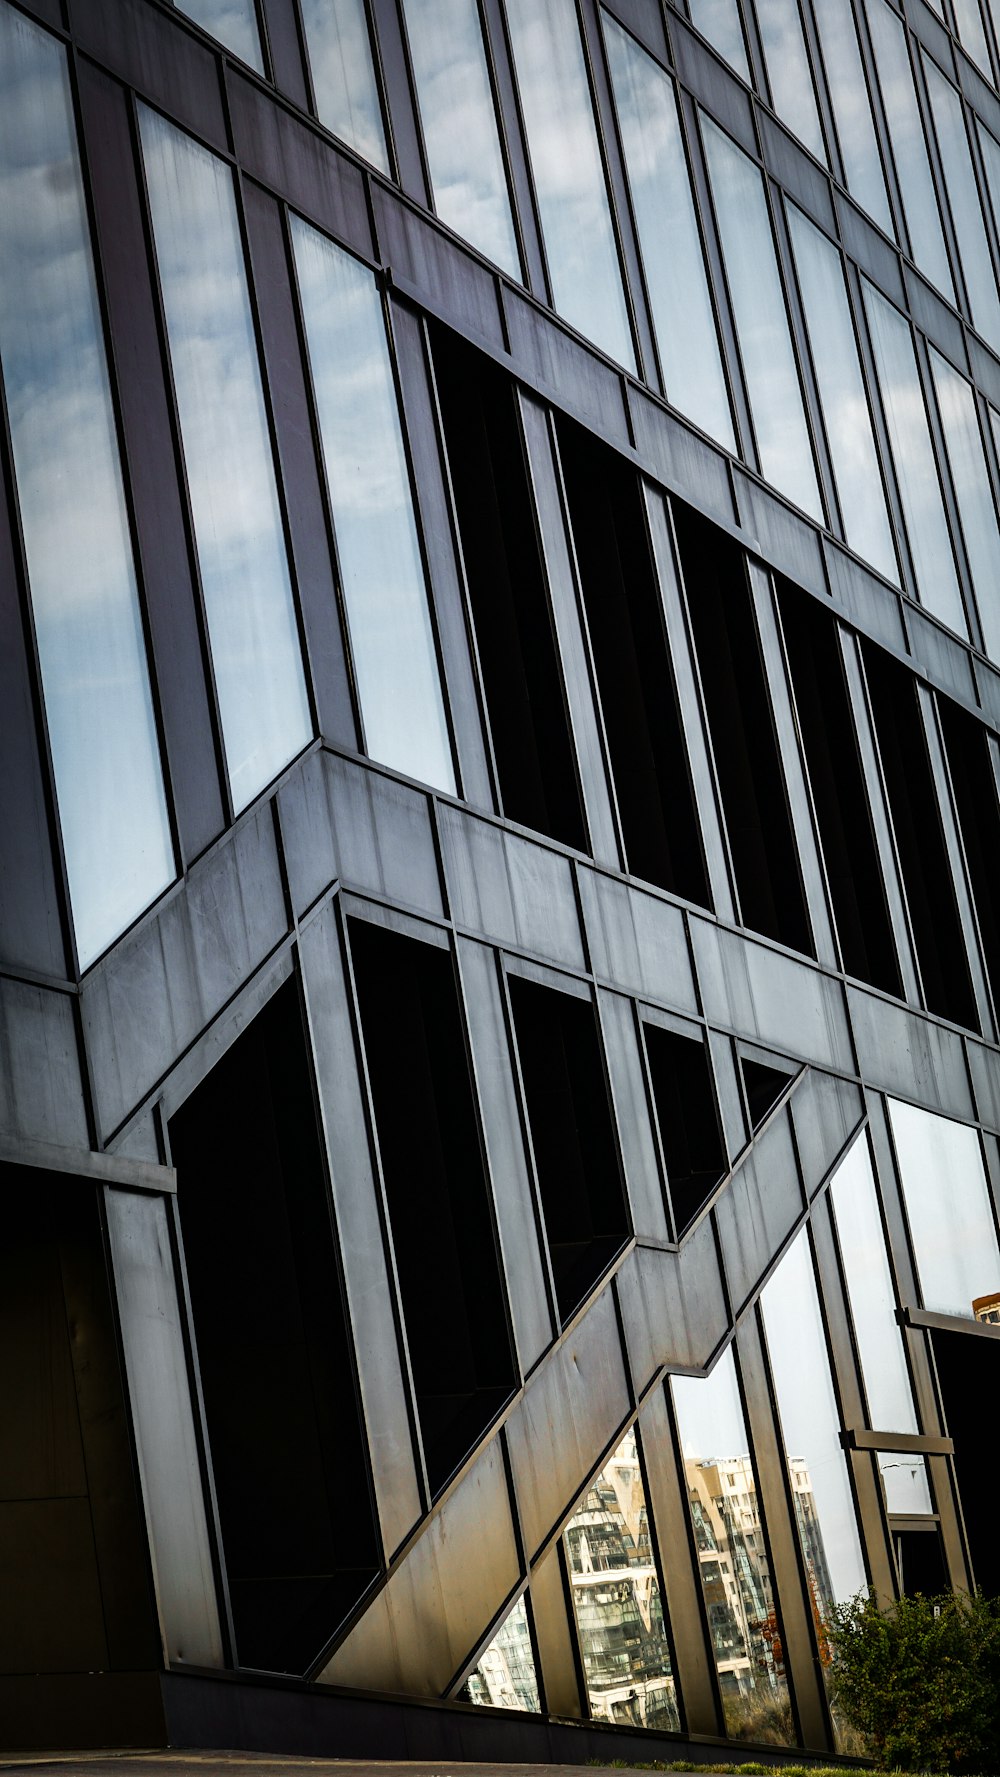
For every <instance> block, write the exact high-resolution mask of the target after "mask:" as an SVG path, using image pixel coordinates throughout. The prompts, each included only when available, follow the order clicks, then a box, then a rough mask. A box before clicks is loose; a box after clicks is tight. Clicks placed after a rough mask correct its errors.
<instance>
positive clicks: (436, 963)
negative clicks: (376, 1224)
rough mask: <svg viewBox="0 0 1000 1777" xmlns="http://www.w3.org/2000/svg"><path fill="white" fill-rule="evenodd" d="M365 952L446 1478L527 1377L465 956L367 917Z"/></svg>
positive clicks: (364, 991) (378, 1108)
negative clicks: (469, 1032) (480, 1103)
mask: <svg viewBox="0 0 1000 1777" xmlns="http://www.w3.org/2000/svg"><path fill="white" fill-rule="evenodd" d="M350 934H351V954H352V957H353V960H354V971H355V978H356V981H357V988H358V1004H359V1006H360V1009H361V1025H362V1031H363V1035H364V1044H365V1055H366V1058H367V1062H368V1076H369V1080H370V1082H371V1092H372V1100H373V1103H374V1107H375V1125H376V1131H377V1134H378V1143H379V1152H380V1155H381V1160H382V1174H383V1178H384V1180H385V1189H386V1197H387V1199H388V1204H389V1220H390V1224H391V1227H392V1239H393V1247H394V1250H395V1255H396V1269H397V1272H398V1275H399V1287H400V1294H401V1296H402V1305H403V1321H404V1324H405V1328H406V1338H407V1343H408V1346H409V1352H410V1362H411V1364H412V1367H413V1381H414V1388H415V1390H416V1396H417V1412H418V1414H419V1418H420V1430H421V1434H422V1437H423V1445H424V1457H425V1460H426V1463H427V1473H428V1478H429V1480H430V1484H431V1489H432V1491H433V1492H435V1493H436V1492H438V1491H439V1490H440V1489H441V1488H442V1487H443V1486H444V1485H445V1483H446V1482H447V1481H448V1479H449V1478H450V1476H451V1475H452V1474H453V1473H454V1471H455V1469H456V1468H457V1467H458V1465H459V1464H460V1463H461V1462H462V1460H463V1458H464V1457H465V1456H467V1455H468V1453H469V1451H470V1450H472V1449H473V1448H474V1447H475V1445H476V1444H477V1443H478V1442H479V1439H480V1438H481V1437H482V1434H483V1432H484V1431H485V1430H486V1428H487V1427H488V1426H489V1424H490V1423H491V1421H492V1420H493V1419H494V1418H495V1416H496V1414H497V1413H498V1411H499V1410H500V1408H501V1407H502V1406H503V1404H504V1402H505V1401H506V1400H507V1399H508V1397H509V1395H510V1393H511V1390H512V1388H513V1386H514V1364H513V1359H512V1355H511V1346H510V1335H509V1330H508V1322H507V1310H506V1303H505V1299H504V1293H503V1286H502V1284H501V1281H500V1269H499V1262H498V1256H497V1245H496V1237H495V1232H494V1227H493V1216H492V1206H491V1203H490V1194H489V1185H488V1182H487V1179H486V1174H485V1172H484V1169H483V1159H482V1152H481V1149H480V1145H479V1131H478V1127H477V1123H476V1115H475V1109H474V1102H473V1096H472V1086H471V1082H470V1079H469V1067H468V1062H467V1059H466V1052H465V1043H464V1038H463V1033H462V1026H461V1021H460V1019H459V1014H458V1001H457V995H456V989H455V977H454V973H453V969H452V961H451V956H450V954H449V952H448V951H447V950H443V949H438V948H437V947H436V946H435V945H433V944H425V943H422V942H420V941H419V940H417V939H413V938H406V937H403V936H401V935H400V934H398V933H396V932H390V931H387V930H385V929H384V928H383V927H381V926H375V925H370V924H368V922H367V921H365V920H357V919H356V920H352V921H351V925H350Z"/></svg>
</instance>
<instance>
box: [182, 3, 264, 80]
mask: <svg viewBox="0 0 1000 1777" xmlns="http://www.w3.org/2000/svg"><path fill="white" fill-rule="evenodd" d="M174 5H175V6H176V8H177V10H178V12H183V13H186V14H187V17H188V18H189V19H194V22H195V24H196V25H200V26H201V27H202V30H204V31H208V32H209V34H210V35H211V36H212V37H217V38H218V40H219V42H220V43H224V44H225V46H226V48H227V49H231V50H232V52H233V54H234V55H236V56H239V57H240V59H241V61H244V62H246V64H247V66H248V67H250V68H256V70H257V73H258V74H263V72H264V58H263V56H262V54H261V49H260V29H259V27H258V24H257V14H256V11H255V10H254V0H174Z"/></svg>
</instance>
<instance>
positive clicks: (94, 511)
mask: <svg viewBox="0 0 1000 1777" xmlns="http://www.w3.org/2000/svg"><path fill="white" fill-rule="evenodd" d="M0 366H2V370H3V381H4V388H5V391H6V397H7V412H8V415H9V419H10V432H11V445H12V449H13V459H14V474H15V477H16V481H17V495H18V502H19V506H20V513H21V525H22V530H23V535H24V545H25V552H26V555H27V564H28V578H29V582H30V588H31V604H32V611H33V614H34V622H35V634H36V638H37V645H38V653H39V659H40V663H41V673H42V689H43V693H44V698H45V713H46V718H47V721H48V729H49V740H50V745H51V749H52V763H53V769H54V771H55V780H56V795H57V798H58V803H59V820H60V826H61V828H62V836H63V846H64V849H65V854H66V869H67V874H68V877H69V891H70V899H71V901H72V907H73V923H74V926H75V930H76V943H77V950H78V953H79V956H80V961H81V963H82V964H84V965H86V964H87V963H89V962H92V961H93V959H94V957H95V956H97V955H98V954H99V953H100V952H101V951H102V950H104V949H105V948H106V947H107V945H108V944H110V942H111V940H112V939H113V938H115V937H117V935H118V933H119V932H120V931H121V930H122V929H123V928H124V927H125V926H126V925H128V924H130V922H131V921H132V920H133V919H134V918H135V917H136V915H137V914H138V913H140V912H141V911H142V909H143V908H144V907H146V906H147V905H148V903H149V902H150V901H152V900H153V898H154V897H155V896H156V895H158V894H159V893H160V890H161V889H163V888H165V887H166V885H167V883H168V882H170V881H171V879H172V877H173V875H174V862H173V852H172V847H171V841H170V829H169V824H168V820H167V811H166V805H165V801H164V794H163V779H162V774H161V769H160V759H159V753H158V749H157V741H156V731H155V727H154V723H153V710H152V700H151V697H150V688H149V672H148V667H147V662H146V653H145V647H144V643H143V636H142V625H141V622H140V616H139V602H138V594H137V590H136V581H135V569H134V566H133V561H132V548H131V542H130V538H129V527H128V519H127V516H126V511H125V500H124V494H123V490H122V475H121V463H120V460H119V455H118V443H117V438H116V435H115V424H114V416H113V412H112V406H111V392H110V388H109V385H108V367H107V359H106V357H105V350H104V340H103V336H102V331H101V318H100V310H99V307H98V299H97V289H96V286H95V281H94V268H93V259H92V256H91V245H90V236H89V233H88V229H87V219H86V210H85V207H84V196H83V187H82V183H81V178H80V164H79V159H78V155H77V145H76V131H75V126H74V123H73V104H72V99H71V96H70V88H69V78H68V74H67V69H66V61H65V56H64V53H63V50H62V48H61V47H60V45H59V44H57V43H56V41H55V40H54V39H53V38H51V37H49V36H48V35H47V34H46V33H45V32H44V31H41V30H39V29H38V27H37V26H35V25H33V24H30V23H29V22H28V20H27V19H25V18H24V17H22V15H21V14H20V13H19V12H15V11H14V10H13V8H12V7H9V6H7V5H0Z"/></svg>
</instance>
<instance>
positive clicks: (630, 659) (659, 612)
mask: <svg viewBox="0 0 1000 1777" xmlns="http://www.w3.org/2000/svg"><path fill="white" fill-rule="evenodd" d="M559 443H560V450H561V455H562V462H563V472H564V474H565V477H566V493H567V497H568V500H569V511H570V519H571V522H572V526H573V540H574V542H575V544H576V556H577V562H578V564H579V569H580V581H581V585H582V588H583V596H584V603H585V605H586V610H587V623H588V626H589V629H590V639H591V644H592V648H593V659H594V666H595V669H596V673H597V683H598V690H599V692H600V698H601V709H602V712H603V715H604V726H605V732H606V734H607V738H608V748H609V751H610V754H611V766H612V771H613V773H614V780H615V794H616V796H617V799H618V811H619V815H620V817H621V824H622V836H623V838H624V841H625V852H626V857H627V862H628V868H629V870H630V871H631V872H632V874H633V875H635V876H642V877H644V878H645V879H646V881H647V882H655V883H657V884H659V886H660V887H661V888H665V889H669V890H670V891H671V892H672V893H673V894H677V895H683V896H684V897H685V898H686V899H687V900H689V901H697V902H698V903H699V905H700V906H702V907H710V906H711V898H710V896H709V892H708V883H707V880H706V876H705V864H704V858H703V856H702V849H701V835H700V833H699V830H698V817H697V814H696V812H695V805H694V795H693V792H692V788H691V779H690V773H689V770H688V760H687V752H686V749H685V746H684V736H683V731H682V728H681V723H680V717H679V714H678V709H677V698H676V692H675V688H674V676H673V667H672V664H671V660H670V649H669V646H668V643H667V634H666V630H665V628H664V621H663V607H662V603H661V599H660V590H659V586H658V585H657V581H656V575H655V572H654V568H653V561H652V556H651V553H650V542H649V535H648V532H647V529H646V516H645V511H644V507H643V498H642V488H641V485H640V482H639V476H638V473H637V472H636V470H635V469H634V468H633V467H632V465H631V464H629V463H626V462H624V461H623V460H622V458H621V457H620V456H618V455H617V453H616V452H614V451H611V450H608V449H607V448H606V447H605V446H604V445H602V444H600V443H598V441H597V440H596V439H595V438H593V437H591V435H590V434H589V433H587V432H584V431H583V429H582V428H581V427H580V426H574V425H573V424H572V422H571V421H569V420H565V421H560V425H559Z"/></svg>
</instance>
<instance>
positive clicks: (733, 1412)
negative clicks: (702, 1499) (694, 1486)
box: [670, 1345, 750, 1462]
mask: <svg viewBox="0 0 1000 1777" xmlns="http://www.w3.org/2000/svg"><path fill="white" fill-rule="evenodd" d="M670 1387H671V1391H672V1393H673V1397H674V1407H675V1409H676V1412H677V1429H678V1431H679V1433H680V1440H681V1453H682V1455H683V1456H684V1459H685V1461H686V1462H718V1461H721V1460H722V1459H723V1458H724V1457H727V1456H746V1455H747V1453H748V1451H749V1448H750V1446H749V1443H748V1441H747V1432H746V1424H745V1422H744V1418H743V1407H742V1404H741V1402H740V1390H739V1384H738V1383H737V1380H736V1364H735V1361H734V1358H733V1348H732V1346H731V1345H729V1346H727V1347H726V1349H725V1351H724V1352H723V1354H722V1356H721V1357H720V1358H719V1361H718V1363H717V1364H716V1366H715V1368H714V1370H713V1371H712V1373H711V1375H710V1376H673V1377H671V1380H670Z"/></svg>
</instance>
